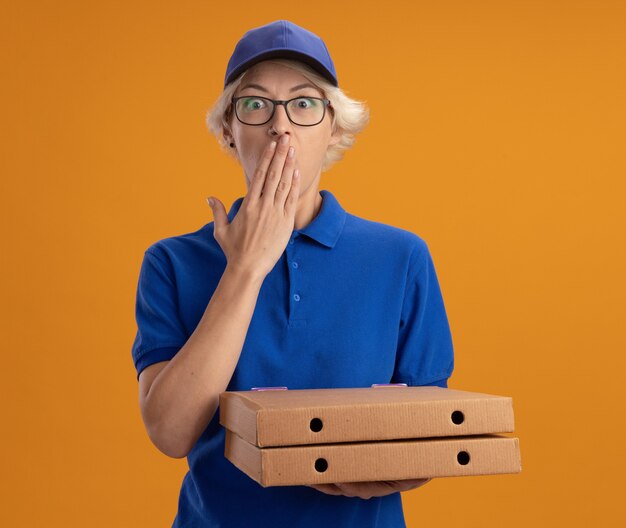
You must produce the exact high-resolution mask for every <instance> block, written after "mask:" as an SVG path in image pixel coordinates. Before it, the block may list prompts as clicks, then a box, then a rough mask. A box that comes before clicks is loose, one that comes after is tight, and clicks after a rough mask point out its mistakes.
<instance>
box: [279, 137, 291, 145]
mask: <svg viewBox="0 0 626 528" xmlns="http://www.w3.org/2000/svg"><path fill="white" fill-rule="evenodd" d="M287 141H289V137H288V136H283V137H281V138H280V142H281V143H282V144H283V145H286V144H287Z"/></svg>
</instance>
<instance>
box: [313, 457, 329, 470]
mask: <svg viewBox="0 0 626 528" xmlns="http://www.w3.org/2000/svg"><path fill="white" fill-rule="evenodd" d="M315 469H316V471H317V472H318V473H324V471H326V470H327V469H328V462H326V459H325V458H318V459H317V460H316V461H315Z"/></svg>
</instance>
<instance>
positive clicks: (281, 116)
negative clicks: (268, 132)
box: [269, 105, 291, 136]
mask: <svg viewBox="0 0 626 528" xmlns="http://www.w3.org/2000/svg"><path fill="white" fill-rule="evenodd" d="M269 124H270V125H271V128H273V129H274V130H275V131H276V132H277V135H279V136H282V135H283V134H288V133H290V130H291V121H289V117H288V116H287V109H286V108H285V105H276V109H275V110H274V115H273V116H272V119H270V122H269Z"/></svg>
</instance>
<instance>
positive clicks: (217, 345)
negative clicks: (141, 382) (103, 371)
mask: <svg viewBox="0 0 626 528" xmlns="http://www.w3.org/2000/svg"><path fill="white" fill-rule="evenodd" d="M264 278H265V277H262V276H259V275H257V274H255V273H252V272H248V271H244V270H241V269H236V268H233V267H229V266H227V267H226V270H225V271H224V273H223V275H222V278H221V279H220V282H219V284H218V286H217V288H216V290H215V292H214V294H213V296H212V298H211V300H210V302H209V304H208V305H207V307H206V310H205V312H204V314H203V316H202V319H201V320H200V322H199V323H198V326H197V327H196V329H195V330H194V332H193V334H192V335H191V336H190V338H189V339H188V341H187V343H186V344H185V346H183V348H181V349H180V351H179V352H178V353H177V354H176V355H175V356H174V357H173V358H172V360H171V361H170V362H169V363H168V365H167V366H166V367H165V368H164V369H163V370H162V371H161V372H160V373H159V374H158V376H157V377H156V378H155V379H154V381H153V383H152V385H151V387H150V390H149V392H148V394H147V395H146V404H145V406H144V411H143V413H144V417H143V418H144V422H145V423H146V425H147V428H148V434H149V436H150V438H151V439H152V441H153V442H154V444H155V445H156V446H157V447H158V448H159V449H160V450H161V451H162V452H164V453H165V454H167V455H168V456H172V457H175V458H182V457H185V456H186V455H187V454H188V453H189V451H190V450H191V448H192V447H193V445H194V444H195V442H196V441H197V439H198V438H199V437H200V435H201V434H202V431H204V429H205V428H206V427H207V425H208V424H209V422H210V421H211V419H212V418H213V416H214V414H215V412H216V410H217V407H218V403H219V394H220V393H221V392H223V391H225V390H226V388H227V386H228V383H229V382H230V379H231V378H232V375H233V372H234V370H235V367H236V366H237V362H238V361H239V356H240V354H241V350H242V348H243V344H244V342H245V338H246V335H247V332H248V328H249V326H250V321H251V319H252V314H253V313H254V308H255V306H256V302H257V299H258V295H259V291H260V289H261V285H262V284H263V280H264Z"/></svg>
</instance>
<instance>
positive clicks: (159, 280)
mask: <svg viewBox="0 0 626 528" xmlns="http://www.w3.org/2000/svg"><path fill="white" fill-rule="evenodd" d="M135 319H136V321H137V334H136V336H135V341H134V343H133V346H132V358H133V362H134V365H135V369H136V370H137V379H139V374H141V371H142V370H143V369H144V368H146V367H147V366H149V365H152V364H153V363H157V362H159V361H166V360H170V359H172V358H173V357H174V356H175V355H176V353H177V352H178V351H179V350H180V349H181V348H182V347H183V345H184V344H185V343H186V342H187V339H188V336H187V335H186V332H185V330H184V326H183V324H182V322H181V320H180V316H179V313H178V303H177V291H176V282H175V280H174V276H173V273H172V270H171V266H169V265H168V263H167V258H166V257H165V258H161V257H157V256H156V254H154V253H152V251H151V250H150V249H148V250H147V251H146V252H145V253H144V258H143V262H142V264H141V270H140V272H139V283H138V285H137V297H136V307H135Z"/></svg>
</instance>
